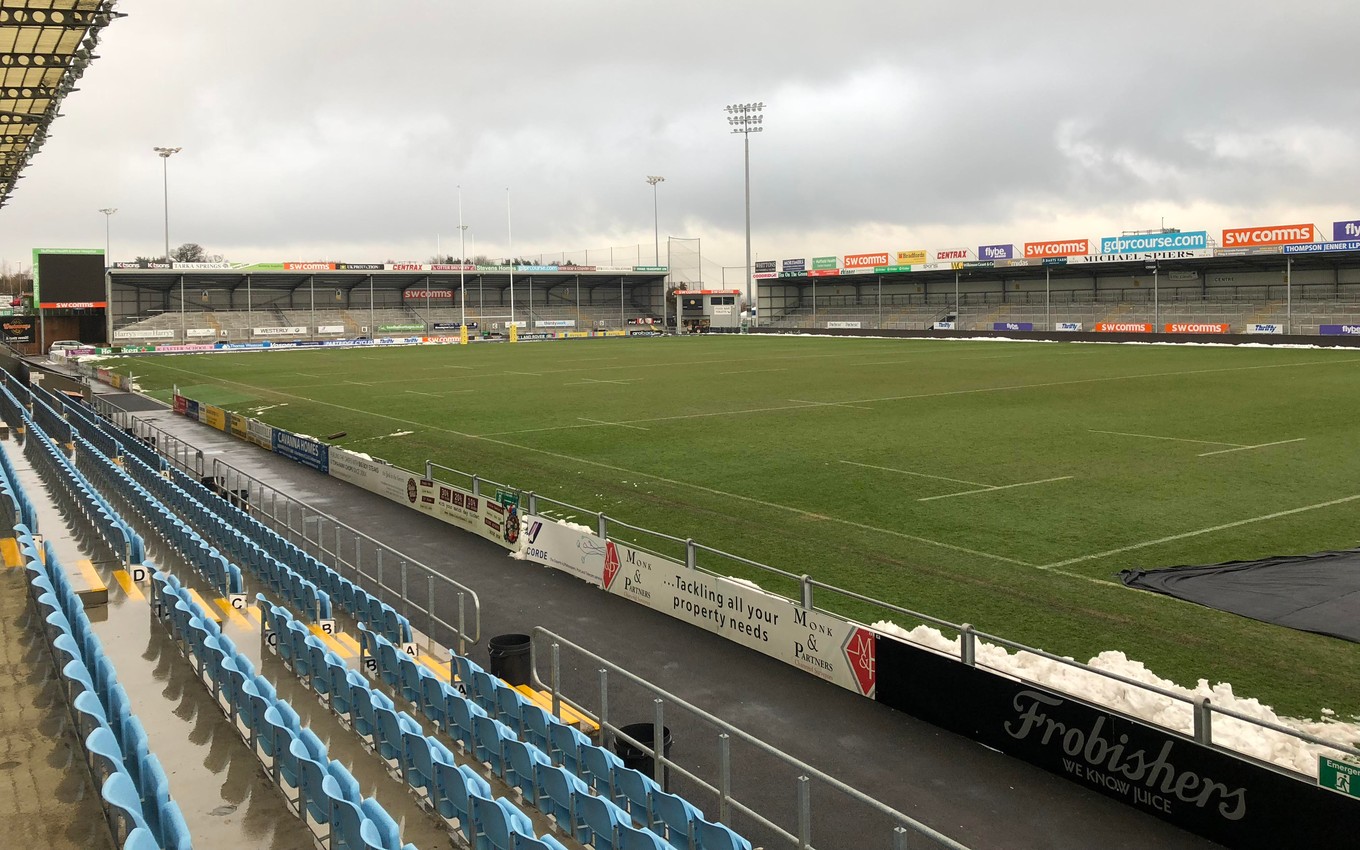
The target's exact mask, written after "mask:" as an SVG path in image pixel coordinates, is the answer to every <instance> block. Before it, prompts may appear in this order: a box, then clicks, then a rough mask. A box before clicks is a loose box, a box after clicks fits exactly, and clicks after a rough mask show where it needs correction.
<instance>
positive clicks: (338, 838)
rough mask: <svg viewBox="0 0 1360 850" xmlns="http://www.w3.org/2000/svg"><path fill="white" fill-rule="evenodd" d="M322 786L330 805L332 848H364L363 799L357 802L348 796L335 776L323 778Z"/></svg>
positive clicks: (352, 849)
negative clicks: (362, 831)
mask: <svg viewBox="0 0 1360 850" xmlns="http://www.w3.org/2000/svg"><path fill="white" fill-rule="evenodd" d="M321 788H322V790H323V791H324V792H325V794H326V800H327V802H328V803H329V805H330V812H329V816H328V818H327V819H328V821H329V823H330V827H331V837H330V850H364V842H363V838H362V837H361V836H360V831H361V829H362V825H363V822H364V815H363V812H362V811H361V810H360V809H359V805H360V803H361V802H362V800H361V801H358V802H356V801H354V800H351V799H349V798H348V797H346V796H345V793H344V792H343V791H342V790H341V788H340V785H339V784H338V783H337V782H336V780H335V777H333V776H327V777H326V778H325V779H323V780H321Z"/></svg>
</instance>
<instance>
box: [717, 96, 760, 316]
mask: <svg viewBox="0 0 1360 850" xmlns="http://www.w3.org/2000/svg"><path fill="white" fill-rule="evenodd" d="M763 109H765V104H764V103H734V104H731V105H729V106H728V107H726V110H725V111H726V112H727V123H728V124H731V125H732V132H733V133H740V134H741V135H742V137H743V141H744V147H745V149H746V303H747V304H749V305H750V307H751V324H753V325H754V324H758V323H759V320H758V318H757V310H756V302H755V300H754V299H753V298H752V297H751V134H752V133H759V132H760V131H761V130H762V129H763V128H762V127H761V120H762V116H761V114H760V113H761V111H762V110H763Z"/></svg>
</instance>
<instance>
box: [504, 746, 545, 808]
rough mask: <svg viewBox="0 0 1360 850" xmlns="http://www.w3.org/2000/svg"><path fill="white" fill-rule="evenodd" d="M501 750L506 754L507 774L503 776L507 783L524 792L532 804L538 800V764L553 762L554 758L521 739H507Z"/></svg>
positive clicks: (526, 798)
mask: <svg viewBox="0 0 1360 850" xmlns="http://www.w3.org/2000/svg"><path fill="white" fill-rule="evenodd" d="M501 752H502V754H503V755H504V756H505V775H504V776H503V777H502V778H503V779H504V780H505V784H506V785H509V786H510V787H511V788H518V789H519V790H520V792H521V793H523V794H524V799H525V800H527V801H528V802H529V804H530V805H536V804H537V802H538V784H537V783H536V782H535V779H534V773H535V770H536V767H535V766H536V765H538V764H547V765H551V764H552V759H550V758H548V755H547V753H545V752H543V751H542V750H540V749H539V748H538V747H535V746H534V745H533V744H527V743H525V742H524V741H520V740H507V741H504V742H503V743H502V745H501Z"/></svg>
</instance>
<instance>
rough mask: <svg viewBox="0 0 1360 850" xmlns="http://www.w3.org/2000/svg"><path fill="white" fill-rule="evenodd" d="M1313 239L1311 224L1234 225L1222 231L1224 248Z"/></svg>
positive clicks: (1221, 243) (1291, 242)
mask: <svg viewBox="0 0 1360 850" xmlns="http://www.w3.org/2000/svg"><path fill="white" fill-rule="evenodd" d="M1312 241H1313V225H1311V224H1274V225H1270V226H1268V227H1234V228H1232V229H1228V230H1224V231H1223V240H1222V241H1221V242H1220V243H1219V244H1220V245H1222V246H1223V247H1224V248H1247V247H1255V246H1263V245H1294V244H1298V243H1300V242H1312Z"/></svg>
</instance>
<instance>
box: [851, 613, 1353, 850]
mask: <svg viewBox="0 0 1360 850" xmlns="http://www.w3.org/2000/svg"><path fill="white" fill-rule="evenodd" d="M876 658H877V672H878V690H877V691H876V698H877V699H878V701H879V702H881V703H884V704H885V705H889V706H891V707H893V708H897V709H900V710H902V711H905V712H907V713H908V714H911V715H913V716H915V717H919V718H921V719H922V720H925V721H927V722H929V723H933V724H935V725H937V726H941V727H943V728H945V729H949V730H950V731H952V732H957V733H958V734H961V735H965V736H967V737H969V738H971V739H973V740H975V741H979V742H981V743H983V744H986V745H987V746H989V747H993V748H995V749H997V750H1000V751H1001V752H1004V753H1006V754H1007V755H1010V756H1013V757H1015V758H1019V759H1022V760H1024V761H1027V762H1029V763H1030V764H1034V765H1037V766H1039V767H1042V768H1044V769H1045V770H1048V771H1051V772H1052V773H1056V774H1059V775H1060V776H1064V777H1066V778H1068V779H1070V780H1071V781H1073V782H1076V783H1078V784H1081V785H1085V786H1087V787H1089V788H1091V789H1093V790H1095V791H1099V792H1100V793H1102V794H1105V795H1106V796H1109V797H1113V798H1115V799H1117V800H1119V801H1121V802H1123V803H1126V804H1128V805H1130V806H1133V807H1134V808H1136V809H1138V810H1140V811H1143V812H1146V813H1148V814H1152V815H1156V816H1157V817H1160V818H1162V819H1163V820H1166V821H1169V822H1170V823H1173V824H1175V825H1177V826H1179V827H1181V828H1183V829H1186V830H1189V831H1190V832H1194V833H1197V834H1199V835H1202V836H1204V837H1206V838H1209V839H1211V840H1213V841H1217V842H1219V843H1221V844H1224V845H1226V846H1228V847H1233V848H1245V850H1258V848H1259V850H1278V848H1283V847H1300V848H1305V847H1319V848H1322V847H1347V846H1355V844H1354V842H1355V841H1356V836H1357V825H1358V824H1360V801H1356V800H1353V799H1350V798H1348V797H1344V796H1342V795H1340V794H1336V793H1332V792H1330V791H1327V790H1324V789H1322V788H1319V787H1317V786H1316V785H1314V784H1310V783H1308V782H1306V781H1303V780H1300V779H1295V778H1293V777H1291V776H1288V775H1285V774H1283V773H1280V772H1277V771H1275V770H1271V769H1269V768H1266V767H1262V766H1258V765H1256V764H1253V763H1250V762H1247V761H1244V760H1242V759H1240V758H1236V757H1234V756H1230V755H1227V754H1225V753H1223V752H1220V751H1218V750H1216V749H1214V748H1212V747H1206V746H1204V745H1202V744H1199V743H1196V742H1195V741H1193V740H1190V739H1188V738H1185V737H1182V736H1179V735H1174V734H1172V733H1170V732H1167V731H1164V730H1162V729H1158V728H1156V727H1153V726H1149V725H1147V724H1144V723H1140V722H1138V721H1135V720H1131V719H1129V718H1127V717H1123V716H1121V715H1118V714H1115V713H1113V712H1111V711H1108V710H1105V709H1102V708H1098V707H1096V706H1093V705H1089V704H1087V703H1084V702H1081V701H1080V700H1077V699H1073V698H1071V697H1068V696H1066V695H1063V694H1058V693H1055V692H1053V691H1048V690H1045V689H1043V688H1040V687H1036V686H1034V685H1031V684H1029V683H1026V682H1020V681H1016V680H1014V679H1010V678H1007V677H1004V676H1000V675H997V674H995V673H991V672H988V671H986V670H981V669H978V668H976V667H969V666H967V665H965V664H963V663H961V662H959V661H957V660H954V659H951V658H947V657H945V656H942V655H939V654H937V653H934V652H931V651H929V650H925V649H920V648H917V647H913V646H910V645H908V644H906V643H904V642H902V641H898V640H893V639H892V638H888V637H884V636H881V635H880V636H879V638H878V646H877V651H876Z"/></svg>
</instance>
